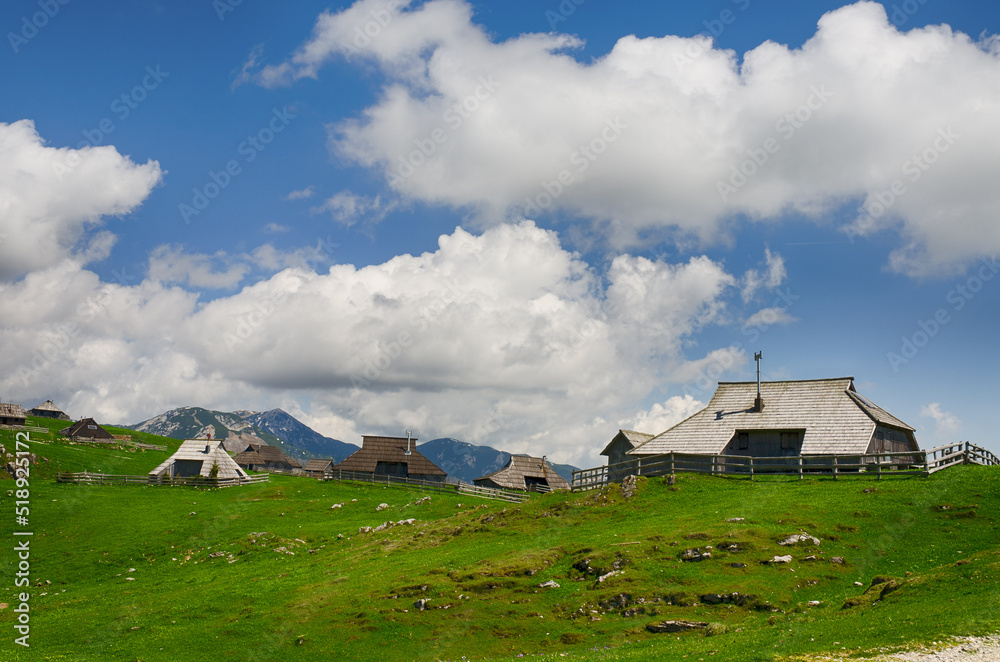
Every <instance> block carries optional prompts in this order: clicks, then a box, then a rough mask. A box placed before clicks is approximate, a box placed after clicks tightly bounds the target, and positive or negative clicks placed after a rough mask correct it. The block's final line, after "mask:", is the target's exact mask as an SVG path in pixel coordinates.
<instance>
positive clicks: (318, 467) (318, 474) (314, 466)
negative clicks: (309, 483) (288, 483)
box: [302, 457, 333, 478]
mask: <svg viewBox="0 0 1000 662" xmlns="http://www.w3.org/2000/svg"><path fill="white" fill-rule="evenodd" d="M331 469H333V460H331V459H327V458H321V457H314V458H313V459H311V460H309V462H307V463H306V466H304V467H302V471H304V472H305V474H306V475H307V476H310V477H312V478H322V477H323V474H325V473H326V472H328V471H330V470H331Z"/></svg>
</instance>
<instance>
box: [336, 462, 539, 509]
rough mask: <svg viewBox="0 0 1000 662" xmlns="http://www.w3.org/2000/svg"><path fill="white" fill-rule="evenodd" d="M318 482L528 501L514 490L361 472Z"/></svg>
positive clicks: (343, 473)
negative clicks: (331, 481) (349, 483)
mask: <svg viewBox="0 0 1000 662" xmlns="http://www.w3.org/2000/svg"><path fill="white" fill-rule="evenodd" d="M320 480H336V481H355V482H361V483H370V484H372V485H385V486H386V487H391V486H399V487H410V488H414V489H420V490H421V491H426V492H438V493H441V494H467V495H469V496H474V497H479V498H481V499H496V500H499V501H507V502H509V503H522V502H524V501H527V500H528V494H527V493H526V492H518V491H515V490H500V489H494V488H490V487H479V486H478V485H470V484H468V483H442V482H437V481H432V480H419V479H416V478H406V477H403V476H376V475H375V474H374V473H365V472H361V471H342V470H340V469H336V470H334V471H328V472H326V473H324V474H323V477H322V478H320Z"/></svg>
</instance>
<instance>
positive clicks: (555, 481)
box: [472, 455, 570, 491]
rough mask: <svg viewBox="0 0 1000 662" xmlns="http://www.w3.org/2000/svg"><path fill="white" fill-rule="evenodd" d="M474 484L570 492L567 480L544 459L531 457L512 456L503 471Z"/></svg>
mask: <svg viewBox="0 0 1000 662" xmlns="http://www.w3.org/2000/svg"><path fill="white" fill-rule="evenodd" d="M472 482H473V483H475V484H476V485H478V486H479V487H492V488H494V489H507V490H522V491H549V490H568V489H569V488H570V485H569V483H568V482H566V479H565V478H563V477H562V476H560V475H559V474H557V473H556V470H555V469H553V468H552V465H550V464H549V463H548V461H547V460H546V459H545V458H544V457H531V456H529V455H511V456H510V460H508V461H507V464H506V465H505V466H504V467H503V469H500V470H499V471H494V472H493V473H491V474H487V475H485V476H481V477H480V478H476V479H475V480H474V481H472Z"/></svg>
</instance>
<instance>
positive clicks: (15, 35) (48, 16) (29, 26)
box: [7, 0, 69, 55]
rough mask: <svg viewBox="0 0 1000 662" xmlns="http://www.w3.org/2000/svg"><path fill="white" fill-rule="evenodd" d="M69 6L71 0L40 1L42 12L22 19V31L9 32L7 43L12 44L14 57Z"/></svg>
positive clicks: (39, 6)
mask: <svg viewBox="0 0 1000 662" xmlns="http://www.w3.org/2000/svg"><path fill="white" fill-rule="evenodd" d="M68 4H69V0H38V8H39V9H40V10H41V11H36V12H35V13H34V14H31V16H30V17H29V16H28V15H27V14H25V15H24V16H22V17H21V29H20V30H18V31H17V32H8V33H7V41H8V42H10V47H11V48H12V49H14V55H17V54H18V53H20V52H21V48H22V47H23V46H25V45H27V43H28V42H29V41H31V40H32V39H34V38H35V37H37V36H38V31H39V30H41V29H42V28H44V27H45V26H46V25H48V24H49V21H51V20H52V19H53V18H55V17H56V15H58V14H59V11H60V10H61V9H62V8H63V7H65V6H66V5H68Z"/></svg>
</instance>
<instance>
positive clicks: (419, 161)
mask: <svg viewBox="0 0 1000 662" xmlns="http://www.w3.org/2000/svg"><path fill="white" fill-rule="evenodd" d="M478 83H479V84H478V85H476V87H475V89H474V90H473V91H472V94H469V95H468V96H466V97H465V98H464V99H462V100H461V101H456V102H455V103H453V104H452V105H451V106H450V107H449V108H448V109H447V110H446V111H445V112H444V114H443V115H442V116H441V121H442V122H443V124H444V125H443V126H437V127H435V128H434V129H432V130H431V131H430V132H429V133H428V134H427V135H426V136H425V137H423V138H415V139H414V140H413V144H414V145H415V146H416V149H414V150H412V151H411V152H410V153H409V154H406V155H405V156H404V155H402V154H400V155H399V156H398V157H397V158H396V161H397V165H396V167H395V169H394V170H392V171H390V172H389V173H388V174H387V175H386V180H387V181H388V182H389V185H390V186H393V187H395V186H398V185H399V184H402V183H403V182H404V181H405V180H406V179H408V178H409V177H410V176H412V175H413V173H415V172H416V171H417V168H419V167H420V166H422V165H424V164H425V163H427V160H428V159H430V158H431V157H432V156H433V155H434V154H435V152H437V150H438V148H439V147H440V146H441V145H443V144H445V143H446V142H448V140H449V138H450V137H451V134H452V133H454V132H455V131H458V130H459V129H460V128H462V125H463V124H464V123H465V121H466V120H468V119H469V118H470V117H472V115H473V113H475V112H476V111H477V110H479V109H480V108H481V107H482V105H483V104H484V103H485V102H486V101H488V100H489V98H490V97H492V96H493V93H494V92H496V90H497V88H498V87H500V86H501V83H499V82H497V81H496V80H494V79H493V74H489V75H487V76H480V77H479V79H478Z"/></svg>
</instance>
